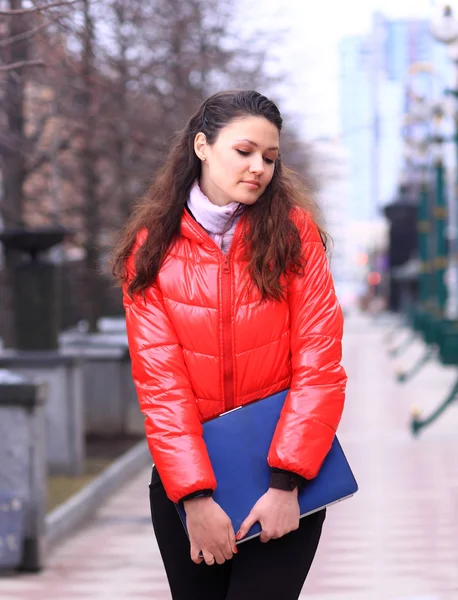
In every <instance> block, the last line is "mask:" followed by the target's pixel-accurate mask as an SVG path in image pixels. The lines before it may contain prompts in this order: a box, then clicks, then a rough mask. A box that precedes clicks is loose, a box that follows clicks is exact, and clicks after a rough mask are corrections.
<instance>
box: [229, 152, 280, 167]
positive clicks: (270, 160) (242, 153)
mask: <svg viewBox="0 0 458 600" xmlns="http://www.w3.org/2000/svg"><path fill="white" fill-rule="evenodd" d="M237 152H238V153H239V154H241V155H242V156H249V155H250V154H251V152H246V150H237ZM264 162H265V163H267V164H268V165H272V164H273V163H274V162H275V161H274V160H272V159H271V158H266V157H265V158H264Z"/></svg>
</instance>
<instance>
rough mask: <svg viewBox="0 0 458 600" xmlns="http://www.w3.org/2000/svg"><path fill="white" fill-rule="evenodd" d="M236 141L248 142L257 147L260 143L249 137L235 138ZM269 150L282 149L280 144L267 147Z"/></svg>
mask: <svg viewBox="0 0 458 600" xmlns="http://www.w3.org/2000/svg"><path fill="white" fill-rule="evenodd" d="M235 141H236V142H248V143H249V144H252V145H253V146H256V148H257V147H258V144H257V143H256V142H253V140H249V139H248V138H241V139H239V140H235ZM267 150H280V148H279V147H278V146H272V147H271V148H267Z"/></svg>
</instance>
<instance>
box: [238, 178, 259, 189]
mask: <svg viewBox="0 0 458 600" xmlns="http://www.w3.org/2000/svg"><path fill="white" fill-rule="evenodd" d="M242 183H246V184H247V185H250V186H253V188H255V187H256V188H257V189H259V188H260V187H261V184H260V183H259V181H256V180H255V179H250V180H249V181H243V182H242Z"/></svg>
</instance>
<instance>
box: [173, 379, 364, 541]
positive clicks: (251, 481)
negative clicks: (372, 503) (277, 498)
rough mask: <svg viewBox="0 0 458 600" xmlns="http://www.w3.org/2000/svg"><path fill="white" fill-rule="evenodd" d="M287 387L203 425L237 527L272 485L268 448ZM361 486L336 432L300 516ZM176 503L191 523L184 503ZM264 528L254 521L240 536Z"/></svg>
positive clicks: (222, 499) (220, 494)
mask: <svg viewBox="0 0 458 600" xmlns="http://www.w3.org/2000/svg"><path fill="white" fill-rule="evenodd" d="M287 393H288V390H285V391H283V392H278V393H277V394H273V395H272V396H268V397H267V398H264V399H262V400H259V401H257V402H253V403H251V404H248V405H246V406H243V407H241V408H237V409H235V410H232V411H229V412H227V413H224V414H222V415H221V416H219V417H217V418H216V419H213V420H212V421H207V422H206V423H205V424H204V425H203V428H204V440H205V443H206V445H207V449H208V453H209V456H210V460H211V463H212V466H213V470H214V472H215V476H216V481H217V488H216V490H215V492H214V493H213V499H214V500H215V502H217V503H218V504H219V505H220V506H221V508H222V509H223V510H224V511H225V512H226V513H227V515H228V516H229V518H230V519H231V521H232V525H233V527H234V531H235V532H237V531H238V530H239V528H240V525H241V524H242V523H243V521H244V520H245V518H246V517H247V516H248V514H249V512H250V511H251V509H252V508H253V506H254V505H255V504H256V502H257V501H258V499H259V498H260V497H261V496H262V495H263V494H264V493H265V492H266V491H267V489H268V487H269V481H270V473H271V471H270V467H269V466H268V464H267V454H268V452H269V448H270V444H271V441H272V437H273V434H274V431H275V428H276V425H277V423H278V420H279V417H280V413H281V409H282V407H283V404H284V401H285V398H286V396H287ZM357 490H358V484H357V483H356V480H355V478H354V476H353V473H352V471H351V469H350V466H349V464H348V462H347V459H346V458H345V455H344V453H343V451H342V448H341V447H340V444H339V441H338V440H337V437H335V438H334V442H333V444H332V447H331V450H330V451H329V453H328V455H327V456H326V458H325V460H324V463H323V465H322V467H321V469H320V471H319V473H318V475H317V477H315V479H312V480H310V481H308V482H307V483H306V485H305V486H304V488H302V489H301V490H300V491H299V494H298V500H299V506H300V514H301V517H305V516H306V515H309V514H311V513H313V512H316V511H318V510H320V509H322V508H324V507H325V506H329V505H330V504H334V503H336V502H339V501H341V500H344V499H345V498H349V497H351V496H353V494H354V493H355V492H356V491H357ZM176 507H177V510H178V513H179V515H180V518H181V520H182V522H183V525H184V527H185V529H186V514H185V511H184V508H183V505H182V504H177V505H176ZM260 533H261V526H260V524H259V523H255V525H253V527H252V528H251V529H250V531H249V532H248V534H247V535H246V536H245V537H244V538H243V540H241V542H244V541H246V540H248V539H250V538H252V537H255V536H256V535H259V534H260Z"/></svg>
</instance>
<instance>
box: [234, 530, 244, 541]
mask: <svg viewBox="0 0 458 600" xmlns="http://www.w3.org/2000/svg"><path fill="white" fill-rule="evenodd" d="M241 537H242V534H241V533H240V531H237V535H236V536H235V539H236V540H239V539H240V538H241Z"/></svg>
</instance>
